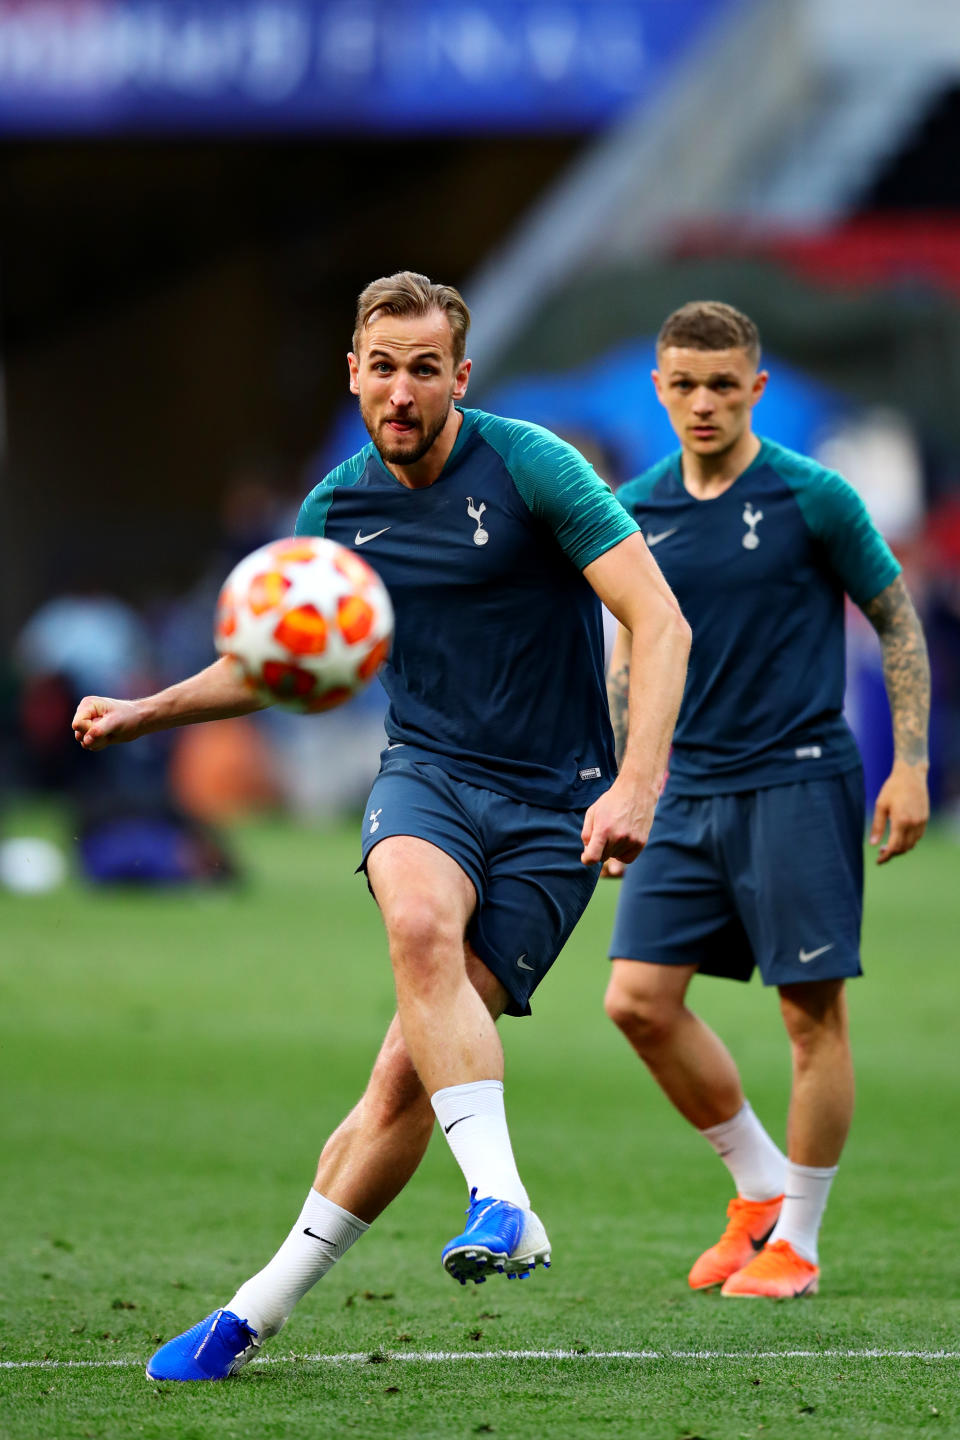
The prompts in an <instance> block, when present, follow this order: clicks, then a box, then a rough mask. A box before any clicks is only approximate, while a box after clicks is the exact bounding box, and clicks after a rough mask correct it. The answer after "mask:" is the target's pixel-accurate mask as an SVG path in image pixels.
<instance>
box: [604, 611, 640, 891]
mask: <svg viewBox="0 0 960 1440" xmlns="http://www.w3.org/2000/svg"><path fill="white" fill-rule="evenodd" d="M631 643H632V640H631V635H630V631H629V630H625V629H624V628H623V626H622V625H618V626H617V638H616V640H615V641H614V644H613V653H612V654H611V656H610V664H609V666H608V668H607V704H608V706H609V708H610V725H611V727H612V729H613V744H614V750H615V752H616V756H617V769H618V770H619V769H620V765H621V764H622V762H623V757H624V754H625V753H626V749H627V731H628V728H629V723H628V722H629V717H630V646H631ZM623 871H624V864H623V861H622V860H617V859H616V858H615V857H614V856H612V855H611V856H610V857H609V858H608V859H606V860H605V861H604V862H603V869H602V870H601V872H600V875H601V878H602V879H604V880H620V879H621V878H622V876H623Z"/></svg>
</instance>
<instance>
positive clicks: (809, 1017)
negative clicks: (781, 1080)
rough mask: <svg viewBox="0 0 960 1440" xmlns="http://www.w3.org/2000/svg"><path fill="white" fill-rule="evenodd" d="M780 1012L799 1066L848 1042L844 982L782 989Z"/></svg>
mask: <svg viewBox="0 0 960 1440" xmlns="http://www.w3.org/2000/svg"><path fill="white" fill-rule="evenodd" d="M780 1011H781V1014H782V1015H783V1023H784V1025H785V1027H786V1031H787V1036H788V1038H789V1040H790V1044H791V1047H792V1049H793V1055H794V1061H795V1063H796V1064H798V1065H799V1066H801V1067H802V1066H803V1064H804V1063H805V1062H806V1061H808V1060H809V1059H810V1058H811V1057H813V1056H815V1055H817V1054H818V1053H820V1052H821V1051H822V1050H823V1049H824V1048H825V1047H831V1048H836V1047H837V1046H846V1045H847V1044H848V1029H847V1008H846V1001H845V998H844V994H843V987H842V982H836V983H831V984H829V985H823V986H810V987H809V989H807V990H801V989H800V987H799V986H796V987H793V988H792V989H784V990H781V992H780Z"/></svg>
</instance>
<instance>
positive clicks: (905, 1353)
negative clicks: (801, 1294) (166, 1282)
mask: <svg viewBox="0 0 960 1440" xmlns="http://www.w3.org/2000/svg"><path fill="white" fill-rule="evenodd" d="M458 1360H632V1361H640V1360H740V1361H744V1362H746V1363H753V1362H754V1361H757V1360H960V1350H403V1351H396V1352H389V1353H384V1352H381V1351H373V1352H371V1351H369V1350H354V1351H344V1352H343V1353H342V1354H340V1355H262V1356H260V1357H259V1358H258V1359H256V1360H253V1361H251V1362H250V1363H251V1364H253V1365H292V1364H301V1365H302V1364H310V1365H376V1364H380V1365H391V1364H393V1363H394V1362H395V1361H403V1362H406V1363H408V1364H409V1363H411V1362H412V1363H414V1364H421V1365H435V1364H447V1363H453V1362H456V1361H458ZM143 1364H144V1361H143V1360H142V1359H141V1360H50V1359H47V1360H0V1370H110V1369H113V1370H123V1369H129V1368H130V1367H134V1366H135V1367H137V1368H139V1367H141V1366H142V1365H143Z"/></svg>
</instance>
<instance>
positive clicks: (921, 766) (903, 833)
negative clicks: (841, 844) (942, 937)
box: [863, 575, 930, 865]
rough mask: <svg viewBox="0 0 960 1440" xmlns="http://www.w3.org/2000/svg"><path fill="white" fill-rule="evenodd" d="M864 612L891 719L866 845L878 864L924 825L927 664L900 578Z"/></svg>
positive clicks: (901, 850)
mask: <svg viewBox="0 0 960 1440" xmlns="http://www.w3.org/2000/svg"><path fill="white" fill-rule="evenodd" d="M863 613H864V614H865V615H866V617H867V619H868V620H869V621H870V624H871V625H872V626H873V628H874V630H876V632H877V634H878V635H879V637H880V648H881V651H882V652H883V678H884V683H885V685H886V687H887V698H888V699H889V701H890V714H891V716H892V719H893V753H894V760H893V769H892V770H891V772H890V774H889V776H888V778H887V780H886V781H885V783H884V785H883V788H882V789H881V791H880V794H879V795H878V796H877V804H876V809H875V810H874V814H873V824H872V825H871V827H870V844H871V845H879V844H880V842H881V841H882V840H883V836H884V832H885V831H886V829H887V825H888V823H889V826H890V832H889V835H888V837H887V840H886V843H885V844H883V845H881V847H880V852H879V854H878V856H877V863H878V864H879V865H882V864H883V863H884V861H886V860H892V859H893V857H894V855H903V854H905V853H906V851H908V850H912V849H913V847H914V845H916V843H917V841H918V840H919V839H920V837H921V836H922V835H923V832H924V830H925V829H926V828H927V820H928V819H929V816H930V801H929V798H928V796H927V724H928V720H929V716H930V662H929V660H928V659H927V646H926V642H925V641H924V638H923V629H922V627H921V625H920V619H919V616H918V615H917V612H916V610H915V609H914V608H913V602H912V601H911V599H910V596H909V595H908V594H907V588H906V586H905V585H904V583H903V577H902V576H900V575H898V576H897V578H896V580H894V582H893V584H892V585H888V586H887V588H886V589H885V590H881V591H880V594H879V595H875V596H874V597H873V599H872V600H870V601H869V602H868V603H867V604H866V605H864V606H863Z"/></svg>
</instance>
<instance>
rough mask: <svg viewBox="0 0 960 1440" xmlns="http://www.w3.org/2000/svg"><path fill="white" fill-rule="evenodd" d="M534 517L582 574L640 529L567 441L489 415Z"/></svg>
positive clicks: (483, 426)
mask: <svg viewBox="0 0 960 1440" xmlns="http://www.w3.org/2000/svg"><path fill="white" fill-rule="evenodd" d="M479 429H480V431H481V434H482V435H483V438H484V439H485V440H486V441H487V443H488V444H489V445H490V446H491V447H492V448H493V449H494V450H496V452H497V454H498V455H499V456H500V458H501V459H502V460H503V462H504V464H505V465H506V467H507V469H508V470H509V472H510V475H511V476H512V478H513V483H514V484H515V485H516V487H517V492H518V493H519V495H520V497H521V499H522V500H523V501H524V503H525V504H526V506H527V508H528V509H529V510H530V513H531V514H532V515H535V516H536V517H537V519H538V520H542V521H543V522H544V523H545V524H546V525H548V526H549V527H550V529H551V530H552V531H553V533H554V535H556V537H557V541H558V542H559V544H560V546H561V548H562V549H563V550H564V552H565V553H566V554H567V555H568V556H569V558H570V559H571V560H572V561H573V563H574V565H576V566H577V568H578V569H579V570H583V569H585V568H586V566H588V565H589V564H590V563H591V562H592V561H594V560H596V559H598V558H599V556H601V555H603V554H604V553H605V552H606V551H607V550H611V549H612V548H613V546H614V545H618V544H619V543H620V541H621V540H625V539H626V538H627V536H628V535H632V534H634V532H635V531H636V530H637V525H636V522H635V521H634V520H633V519H632V518H631V517H630V516H629V515H628V514H627V513H626V511H625V510H624V509H623V507H622V506H621V505H620V504H618V502H617V500H616V499H615V497H614V495H613V492H612V491H611V489H610V487H609V485H607V483H606V482H605V481H604V480H601V479H600V476H599V475H598V474H597V472H596V471H595V470H594V468H593V466H592V465H591V464H589V463H588V461H586V460H585V459H584V458H583V456H582V455H581V454H580V452H579V450H575V449H574V447H573V446H572V445H568V444H567V443H566V441H565V440H560V439H559V438H558V437H557V436H556V435H554V434H552V433H551V432H550V431H549V430H544V429H543V428H542V427H541V426H539V425H530V424H527V423H526V422H525V421H522V420H503V419H501V418H500V417H499V416H493V415H487V416H484V417H483V419H482V420H481V421H480V422H479Z"/></svg>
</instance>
